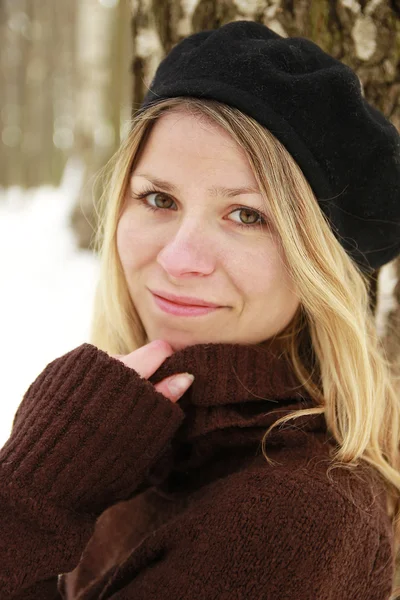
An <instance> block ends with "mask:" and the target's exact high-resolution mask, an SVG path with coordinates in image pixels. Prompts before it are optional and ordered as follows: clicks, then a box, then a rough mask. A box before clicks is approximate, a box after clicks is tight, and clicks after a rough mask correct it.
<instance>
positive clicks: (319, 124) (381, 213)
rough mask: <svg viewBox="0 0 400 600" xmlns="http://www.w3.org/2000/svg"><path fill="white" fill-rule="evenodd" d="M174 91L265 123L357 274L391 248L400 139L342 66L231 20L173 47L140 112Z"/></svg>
mask: <svg viewBox="0 0 400 600" xmlns="http://www.w3.org/2000/svg"><path fill="white" fill-rule="evenodd" d="M176 96H192V97H195V98H207V99H214V100H217V101H219V102H223V103H225V104H228V105H230V106H233V107H235V108H238V109H239V110H241V111H242V112H243V113H246V114H247V115H249V116H251V117H253V118H254V119H255V120H257V121H258V122H259V123H260V124H261V125H263V126H264V127H266V128H267V129H269V130H270V131H271V133H273V135H274V136H275V137H276V138H278V140H279V141H280V142H281V143H282V144H283V145H284V146H285V148H286V149H287V150H288V151H289V153H290V154H291V155H292V157H293V158H294V160H295V161H296V162H297V164H298V165H299V167H300V168H301V170H302V172H303V174H304V175H305V177H306V179H307V181H308V182H309V184H310V186H311V188H312V189H313V192H314V194H315V196H316V198H317V201H318V204H319V206H320V208H321V210H322V211H323V212H324V213H325V215H326V216H327V218H328V221H329V223H330V226H331V228H332V230H333V232H334V234H335V236H336V238H337V239H338V240H339V242H340V243H341V244H342V246H343V247H344V249H345V250H346V252H347V253H348V254H349V255H350V256H351V258H352V259H353V260H354V261H355V262H356V263H357V264H358V265H359V267H360V268H361V270H362V271H366V272H371V271H373V270H375V269H377V268H379V267H381V266H382V265H384V264H385V263H387V262H389V261H391V260H392V259H393V258H395V257H396V256H397V255H398V254H399V253H400V135H399V133H398V131H397V129H396V128H395V127H394V125H392V124H391V123H390V121H389V120H388V119H386V118H385V117H384V115H383V114H382V113H381V112H380V111H378V110H377V109H375V108H374V107H373V106H372V105H371V104H369V103H368V102H367V101H366V100H365V98H364V96H363V91H362V87H361V84H360V81H359V78H358V76H357V75H356V73H355V72H354V71H353V70H352V69H351V68H350V67H348V66H347V65H345V64H344V63H342V62H341V61H339V60H337V59H335V58H333V57H332V56H330V55H329V54H327V53H326V52H324V51H323V50H322V49H321V48H320V47H319V46H318V45H316V44H315V43H314V42H312V41H310V40H308V39H306V38H302V37H282V36H280V35H278V34H277V33H275V32H274V31H272V30H271V29H269V28H268V27H266V26H265V25H262V24H260V23H255V22H253V21H234V22H231V23H227V24H226V25H223V26H222V27H220V28H218V29H215V30H207V31H201V32H199V33H195V34H192V35H190V36H188V37H186V38H184V39H183V40H182V41H181V42H179V43H178V44H176V45H175V46H174V47H173V49H172V50H171V51H170V52H169V54H167V56H166V57H165V58H164V59H163V60H162V62H161V63H160V65H159V67H158V69H157V71H156V73H155V76H154V78H153V81H152V82H151V84H150V86H149V90H148V92H147V94H146V96H145V98H144V100H143V103H142V105H141V108H142V109H143V108H145V107H146V106H148V105H150V104H153V103H154V102H158V101H159V100H162V99H165V98H171V97H176Z"/></svg>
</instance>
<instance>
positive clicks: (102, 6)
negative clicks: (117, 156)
mask: <svg viewBox="0 0 400 600" xmlns="http://www.w3.org/2000/svg"><path fill="white" fill-rule="evenodd" d="M129 20H130V7H129V2H128V0H121V1H118V0H79V4H78V9H77V29H76V35H77V52H76V56H78V57H79V62H78V64H77V65H76V69H75V84H74V89H75V90H76V93H77V99H76V106H77V107H78V112H77V115H76V121H75V151H76V152H77V154H78V156H79V157H80V158H81V159H82V160H83V163H84V168H85V173H84V176H83V179H84V183H83V187H82V189H81V191H80V194H79V197H78V201H77V204H76V207H75V209H74V211H73V213H72V215H71V223H72V226H73V228H74V231H75V234H76V237H77V240H78V244H79V246H80V247H82V248H88V247H89V246H90V244H91V241H92V234H93V231H94V228H95V227H96V213H95V210H94V202H93V200H95V201H96V200H97V199H98V196H99V195H100V194H101V192H102V190H101V187H100V186H94V185H93V184H94V183H95V176H96V175H97V174H98V171H99V169H100V168H101V167H102V166H104V165H105V164H106V163H107V161H108V160H109V159H110V158H111V156H112V155H113V154H114V152H115V151H116V149H117V148H118V146H119V144H120V139H121V129H122V128H123V124H124V119H129V118H130V106H129V103H130V98H129V96H130V77H129V61H130V56H131V52H132V48H131V37H130V30H129Z"/></svg>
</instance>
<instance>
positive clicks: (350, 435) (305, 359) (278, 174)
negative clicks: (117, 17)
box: [91, 98, 400, 591]
mask: <svg viewBox="0 0 400 600" xmlns="http://www.w3.org/2000/svg"><path fill="white" fill-rule="evenodd" d="M182 108H184V109H185V110H187V111H190V112H191V113H192V114H196V115H202V116H203V117H206V118H208V119H209V120H211V121H212V122H214V123H216V124H217V125H219V126H220V127H222V128H223V129H224V130H225V131H227V132H228V133H229V134H230V135H231V136H232V138H233V139H234V140H235V141H236V142H237V143H238V144H239V145H240V146H241V147H242V148H243V150H244V151H245V153H246V156H247V158H248V160H249V163H250V165H251V167H252V169H253V172H254V175H255V177H256V180H257V182H258V184H259V187H260V190H261V192H262V193H263V196H264V201H265V202H267V200H268V207H266V212H269V213H270V214H271V215H272V218H273V224H274V227H275V229H276V231H277V232H278V238H279V243H280V244H281V245H282V249H283V252H284V255H285V257H286V260H287V265H288V266H287V268H288V270H289V274H290V276H291V277H292V279H293V280H294V283H295V286H296V289H297V290H298V293H299V299H300V306H299V309H298V311H297V313H296V315H295V317H294V318H293V319H292V321H291V323H290V324H289V326H288V327H286V328H285V330H284V331H283V332H281V333H280V334H279V335H278V336H277V338H279V339H280V340H281V342H282V348H283V351H284V352H286V353H287V355H288V357H289V358H290V360H291V361H292V364H293V368H294V369H295V372H296V375H297V377H298V379H299V382H300V383H301V384H302V385H304V387H305V388H306V389H307V390H308V392H309V393H310V395H311V397H312V398H313V399H315V402H316V405H317V407H316V408H312V409H305V410H297V411H296V412H295V413H291V414H289V415H286V416H284V417H282V418H281V419H279V420H278V421H276V422H275V423H274V424H273V425H272V426H271V427H270V428H269V429H268V430H267V431H266V433H265V435H264V437H263V440H262V450H263V454H264V456H265V458H266V459H267V461H269V462H270V463H271V464H272V461H271V460H270V459H269V458H268V456H267V455H266V452H265V439H266V437H267V436H268V434H269V432H270V431H271V429H272V428H273V427H276V426H278V425H281V424H283V423H285V422H286V421H288V420H289V419H297V418H298V417H301V416H303V415H317V414H323V415H325V420H326V423H327V427H328V430H329V431H330V432H331V434H332V435H333V437H334V439H335V442H336V444H337V445H336V447H335V449H334V452H333V454H332V458H333V460H334V461H336V462H332V467H331V468H335V467H336V466H344V467H346V468H349V469H351V468H355V467H357V466H358V465H359V464H360V460H362V461H365V463H369V465H371V466H372V467H373V470H374V472H376V473H377V474H378V476H379V477H380V479H381V480H382V481H383V483H384V484H385V487H386V490H387V512H388V515H389V516H390V518H391V520H392V523H393V531H394V538H395V550H396V552H397V550H398V548H399V545H400V452H399V439H400V402H399V394H398V389H396V387H395V377H394V375H393V373H391V365H390V363H389V361H388V360H387V357H386V354H385V350H384V347H383V344H382V342H381V340H380V338H379V337H378V334H377V330H376V326H375V317H374V315H373V312H372V309H371V306H370V301H369V294H368V279H367V276H366V275H365V274H364V273H363V272H362V271H361V270H360V269H359V268H358V267H357V265H356V264H355V263H354V262H353V261H352V260H351V259H350V257H349V256H348V255H347V253H346V252H345V250H344V249H343V248H342V246H341V245H340V244H339V242H338V240H337V239H336V238H335V236H334V234H333V232H332V230H331V227H330V225H329V222H328V220H327V218H326V217H325V215H324V214H323V212H322V211H321V209H320V207H319V205H318V203H317V200H316V197H315V195H314V193H313V191H312V189H311V187H310V185H309V184H308V182H307V180H306V179H305V177H304V175H303V173H302V171H301V169H300V168H299V166H298V165H297V163H296V162H295V161H294V159H293V158H292V157H291V155H290V154H289V152H288V151H287V150H286V149H285V147H284V146H283V145H282V144H281V143H280V142H279V141H278V140H277V139H276V138H275V137H274V136H273V135H272V134H271V133H270V132H269V131H268V130H267V129H265V128H264V127H262V126H261V125H260V124H259V123H258V122H257V121H255V120H254V119H252V118H251V117H249V116H247V115H245V114H243V113H242V112H241V111H239V110H237V109H235V108H232V107H229V106H227V105H225V104H222V103H219V102H217V101H214V100H199V99H195V98H171V99H168V100H162V101H160V102H158V103H157V104H156V105H153V106H151V107H148V108H146V109H145V110H142V111H139V112H138V113H137V115H136V116H135V117H134V118H133V120H132V124H131V129H130V133H129V135H128V137H127V139H126V140H125V141H124V142H123V144H122V145H121V147H120V148H119V150H118V151H117V153H116V154H115V155H114V157H113V158H112V159H111V161H110V162H109V164H108V165H107V166H106V185H105V189H104V193H103V196H102V198H101V202H100V210H99V213H98V217H99V228H98V230H97V232H96V237H95V248H96V249H97V251H98V252H99V254H100V258H101V267H100V279H99V284H98V289H97V292H96V298H95V306H94V316H93V322H92V336H91V337H92V342H93V343H94V344H95V345H96V346H98V347H99V348H101V349H103V350H105V351H107V352H109V353H115V354H127V353H129V352H132V351H133V350H135V349H136V348H139V347H140V346H142V345H143V344H144V343H146V333H145V331H144V328H143V325H142V324H141V322H140V319H139V316H138V314H137V312H136V310H135V307H134V305H133V302H132V300H131V298H130V295H129V292H128V289H127V285H126V282H125V278H124V276H123V271H122V267H121V263H120V260H119V257H118V252H117V246H116V228H117V223H118V220H119V216H120V213H121V208H122V205H123V200H124V196H125V190H126V186H127V183H128V179H129V175H130V172H131V169H132V167H133V165H134V163H135V160H136V158H137V156H138V155H139V152H140V150H141V148H142V147H143V145H144V143H145V141H146V139H147V137H148V134H149V131H150V129H151V126H152V124H154V122H155V120H156V119H157V118H158V117H160V116H161V115H162V114H163V113H165V111H167V110H173V109H182ZM396 591H397V590H396Z"/></svg>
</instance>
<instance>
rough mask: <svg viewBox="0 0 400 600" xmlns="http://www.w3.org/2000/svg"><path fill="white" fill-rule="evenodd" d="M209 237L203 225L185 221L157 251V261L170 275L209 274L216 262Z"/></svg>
mask: <svg viewBox="0 0 400 600" xmlns="http://www.w3.org/2000/svg"><path fill="white" fill-rule="evenodd" d="M210 237H211V236H210V234H209V235H208V236H207V234H205V233H204V226H203V225H201V224H200V223H198V222H197V223H193V222H192V224H191V225H190V224H189V223H188V222H187V221H186V222H185V223H182V224H181V226H180V228H179V229H178V231H177V233H176V234H175V235H174V236H173V237H172V238H171V239H170V240H169V241H168V243H166V244H165V245H164V247H163V249H162V250H161V251H160V252H159V254H158V256H157V262H158V263H159V264H160V265H161V266H162V268H163V269H164V270H165V271H166V272H167V273H168V274H169V275H170V276H172V277H182V276H184V275H209V274H210V273H212V272H213V271H214V269H215V262H216V256H215V252H213V244H211V243H210V242H211V239H210Z"/></svg>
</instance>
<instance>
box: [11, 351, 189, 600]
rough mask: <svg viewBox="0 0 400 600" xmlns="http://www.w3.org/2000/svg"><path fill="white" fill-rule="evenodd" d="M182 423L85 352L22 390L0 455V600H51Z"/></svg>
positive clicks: (129, 372) (143, 385)
mask: <svg viewBox="0 0 400 600" xmlns="http://www.w3.org/2000/svg"><path fill="white" fill-rule="evenodd" d="M183 419H184V413H183V411H182V409H181V408H180V407H179V406H178V405H177V404H174V403H173V402H171V401H170V400H169V399H167V398H165V397H164V396H163V395H162V394H160V393H159V392H157V391H156V390H155V388H154V387H153V385H152V384H151V383H150V382H149V381H147V380H146V379H144V378H142V377H141V376H140V375H139V374H138V373H137V372H136V371H135V370H134V369H130V368H128V367H126V366H125V365H124V364H123V363H121V362H120V361H118V360H116V359H114V358H112V357H110V356H108V354H106V353H105V352H103V351H101V350H99V349H98V348H96V347H95V346H93V345H91V344H82V345H81V346H79V347H78V348H75V349H74V350H72V351H71V352H69V353H67V354H65V355H64V356H62V357H60V358H57V359H56V360H54V361H53V362H51V363H50V364H49V365H47V367H46V368H45V369H44V371H43V372H42V373H41V374H40V375H39V376H38V378H37V379H36V380H35V381H34V383H32V385H31V386H30V387H29V388H28V390H27V392H26V393H25V396H24V398H23V400H22V402H21V404H20V406H19V407H18V410H17V412H16V415H15V418H14V424H13V429H12V433H11V435H10V437H9V439H8V441H7V442H6V444H5V445H4V446H3V448H2V449H1V450H0V532H1V533H0V565H1V569H0V597H1V598H2V600H8V599H11V598H12V599H16V598H24V600H27V599H28V598H40V599H41V600H55V599H56V598H59V595H58V593H57V581H58V575H59V574H61V573H66V572H69V571H71V570H73V569H74V568H75V567H76V565H77V564H78V562H79V560H80V557H81V554H82V552H83V550H84V548H85V546H86V544H87V543H88V541H89V539H90V537H91V535H92V534H93V531H94V526H95V522H96V519H97V518H98V516H99V515H100V514H101V513H102V512H103V511H104V510H105V509H106V508H108V507H110V506H112V505H113V504H116V503H117V502H119V501H122V500H127V499H129V498H131V497H133V496H134V495H136V494H138V493H139V492H141V491H143V490H144V489H146V487H148V485H149V484H148V482H147V475H148V474H149V472H150V471H151V469H152V467H153V466H154V465H155V464H156V463H157V460H158V458H160V457H161V456H162V455H163V454H164V452H165V450H166V448H167V446H168V445H169V443H170V442H171V440H172V438H173V436H174V434H175V432H176V431H177V429H178V428H179V426H180V425H181V423H182V421H183Z"/></svg>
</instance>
